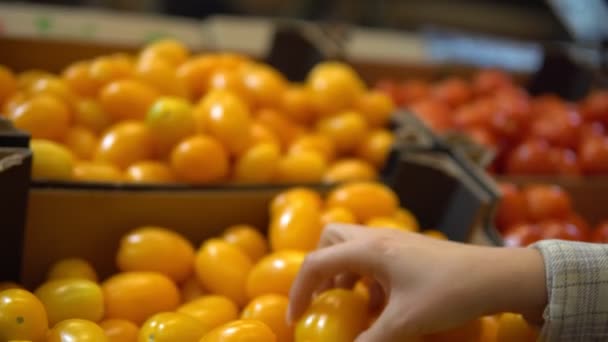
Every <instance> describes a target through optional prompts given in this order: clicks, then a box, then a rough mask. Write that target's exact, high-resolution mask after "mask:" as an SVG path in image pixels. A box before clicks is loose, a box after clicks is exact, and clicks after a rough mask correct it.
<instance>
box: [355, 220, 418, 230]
mask: <svg viewBox="0 0 608 342" xmlns="http://www.w3.org/2000/svg"><path fill="white" fill-rule="evenodd" d="M365 225H366V226H368V227H371V228H392V229H401V230H407V231H410V232H415V231H416V229H415V228H414V227H412V226H408V225H406V224H403V223H401V222H399V221H397V220H396V219H395V218H393V217H387V216H380V217H372V218H371V219H369V220H367V222H365Z"/></svg>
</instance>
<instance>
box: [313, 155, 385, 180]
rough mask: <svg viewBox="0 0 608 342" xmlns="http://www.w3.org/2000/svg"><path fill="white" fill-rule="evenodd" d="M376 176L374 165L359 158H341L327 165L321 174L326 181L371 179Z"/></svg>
mask: <svg viewBox="0 0 608 342" xmlns="http://www.w3.org/2000/svg"><path fill="white" fill-rule="evenodd" d="M376 178H378V175H377V174H376V170H375V169H374V167H373V166H372V165H371V164H369V163H367V162H365V161H363V160H361V159H354V158H353V159H342V160H338V161H336V162H335V163H333V164H332V165H330V166H329V168H328V169H327V171H325V174H324V175H323V181H325V182H328V183H340V182H354V181H373V180H375V179H376Z"/></svg>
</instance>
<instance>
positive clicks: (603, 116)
mask: <svg viewBox="0 0 608 342" xmlns="http://www.w3.org/2000/svg"><path fill="white" fill-rule="evenodd" d="M582 112H583V116H584V117H585V119H588V120H600V121H603V122H608V90H601V91H596V92H593V93H591V94H590V95H589V96H587V98H586V99H585V100H584V101H583V103H582Z"/></svg>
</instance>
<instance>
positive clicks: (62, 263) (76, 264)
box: [46, 258, 97, 282]
mask: <svg viewBox="0 0 608 342" xmlns="http://www.w3.org/2000/svg"><path fill="white" fill-rule="evenodd" d="M72 278H76V279H85V280H90V281H92V282H97V272H95V269H94V268H93V266H91V264H90V263H89V262H88V261H86V260H83V259H78V258H70V259H62V260H59V261H57V262H56V263H54V264H53V265H52V266H51V267H50V268H49V272H48V274H47V276H46V279H48V280H57V279H72Z"/></svg>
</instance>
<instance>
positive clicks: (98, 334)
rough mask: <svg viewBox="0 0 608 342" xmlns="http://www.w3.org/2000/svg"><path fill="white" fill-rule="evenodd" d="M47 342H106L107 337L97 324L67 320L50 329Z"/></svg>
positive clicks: (80, 320) (81, 320) (79, 320)
mask: <svg viewBox="0 0 608 342" xmlns="http://www.w3.org/2000/svg"><path fill="white" fill-rule="evenodd" d="M46 341H47V342H71V341H78V342H108V337H107V336H106V334H105V333H104V331H103V329H102V328H101V327H100V326H98V325H97V324H95V323H93V322H91V321H87V320H83V319H67V320H65V321H62V322H60V323H59V324H57V325H56V326H54V327H53V329H51V331H50V332H49V333H48V335H47V340H46Z"/></svg>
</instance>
